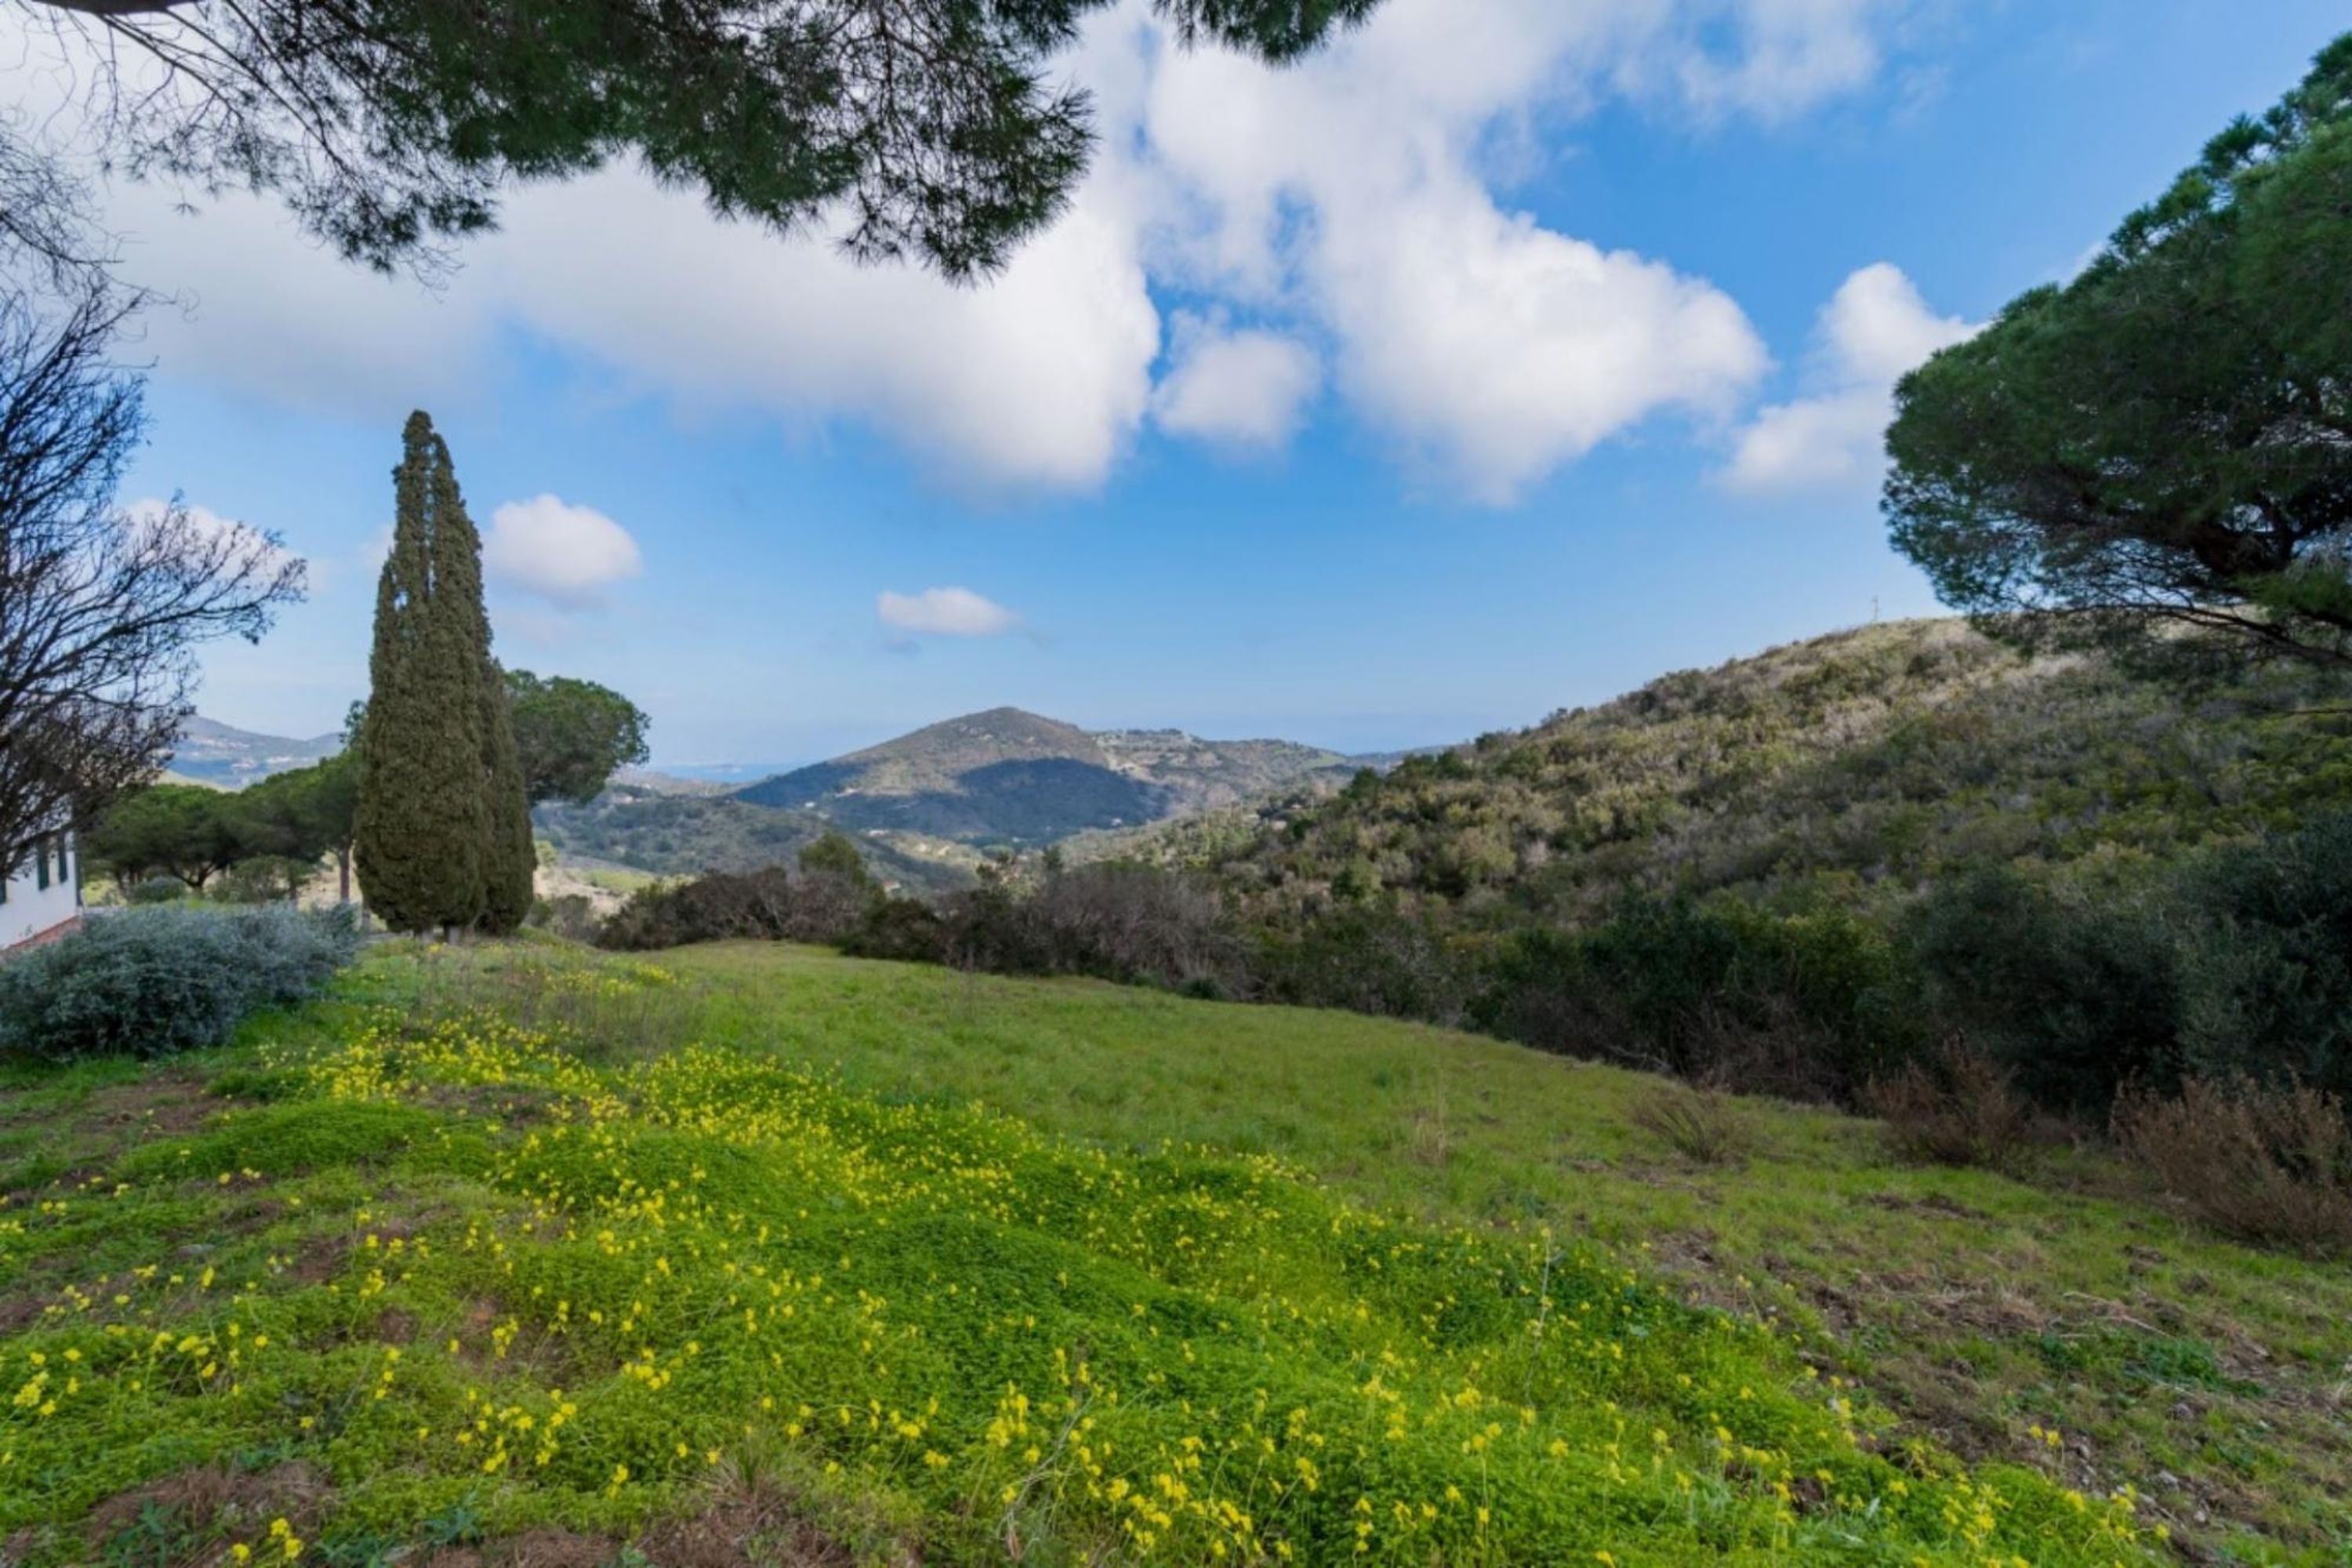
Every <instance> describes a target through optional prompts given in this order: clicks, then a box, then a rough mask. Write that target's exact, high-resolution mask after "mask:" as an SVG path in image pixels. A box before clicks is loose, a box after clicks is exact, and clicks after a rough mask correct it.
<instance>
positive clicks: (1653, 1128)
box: [1633, 1084, 1758, 1165]
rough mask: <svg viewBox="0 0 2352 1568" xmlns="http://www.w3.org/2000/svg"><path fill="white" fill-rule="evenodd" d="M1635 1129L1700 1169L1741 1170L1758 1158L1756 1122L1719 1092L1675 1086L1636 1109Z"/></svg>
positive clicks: (1634, 1112) (1644, 1100)
mask: <svg viewBox="0 0 2352 1568" xmlns="http://www.w3.org/2000/svg"><path fill="white" fill-rule="evenodd" d="M1633 1125H1634V1126H1636V1127H1639V1128H1640V1129H1641V1130H1642V1131H1644V1132H1647V1133H1648V1134H1650V1136H1652V1137H1653V1138H1655V1139H1657V1140H1658V1141H1659V1142H1662V1143H1664V1144H1665V1145H1666V1146H1667V1147H1668V1148H1670V1149H1672V1150H1673V1151H1674V1152H1675V1153H1677V1154H1680V1155H1681V1156H1682V1157H1683V1158H1684V1159H1685V1160H1688V1161H1690V1162H1692V1163H1694V1164H1699V1165H1737V1164H1738V1163H1741V1162H1742V1161H1744V1160H1746V1159H1747V1158H1748V1156H1749V1155H1750V1154H1753V1153H1754V1152H1756V1145H1757V1142H1758V1134H1757V1130H1756V1122H1755V1121H1754V1119H1753V1118H1752V1117H1750V1116H1749V1115H1748V1112H1747V1110H1745V1109H1743V1108H1742V1107H1741V1105H1740V1103H1739V1102H1738V1100H1734V1099H1733V1098H1732V1097H1731V1096H1729V1095H1727V1094H1726V1093H1724V1092H1723V1091H1722V1090H1721V1089H1694V1088H1691V1087H1690V1086H1688V1085H1685V1084H1675V1085H1673V1086H1671V1087H1669V1088H1665V1089H1659V1090H1658V1091H1657V1092H1656V1093H1654V1094H1652V1095H1649V1096H1647V1097H1646V1098H1644V1099H1643V1100H1642V1101H1641V1102H1640V1103H1638V1104H1637V1105H1635V1106H1634V1107H1633Z"/></svg>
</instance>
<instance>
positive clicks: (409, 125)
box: [58, 0, 1376, 278]
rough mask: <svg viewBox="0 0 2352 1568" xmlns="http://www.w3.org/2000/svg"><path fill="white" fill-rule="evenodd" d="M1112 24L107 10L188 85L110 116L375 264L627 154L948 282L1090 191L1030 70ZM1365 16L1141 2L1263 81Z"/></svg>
mask: <svg viewBox="0 0 2352 1568" xmlns="http://www.w3.org/2000/svg"><path fill="white" fill-rule="evenodd" d="M58 3H59V4H64V3H65V0H58ZM1106 3H1107V0H918V3H916V4H910V5H893V6H889V7H885V8H880V9H877V8H875V7H872V6H869V5H863V4H857V3H853V0H814V3H813V4H785V3H783V0H709V3H707V4H701V5H669V4H663V3H658V0H492V3H490V4H484V5H441V4H436V3H434V0H377V3H375V4H373V5H368V6H365V7H362V8H352V9H347V8H343V7H333V6H330V7H321V6H319V5H311V4H308V3H307V0H254V3H253V4H249V5H238V6H236V7H233V8H227V9H225V10H223V11H222V13H221V14H220V15H219V16H213V17H209V18H208V21H207V25H206V26H205V27H204V28H203V29H201V30H200V31H193V32H192V31H191V30H189V29H187V28H185V27H184V26H179V25H177V22H176V19H175V18H172V17H169V16H167V15H166V8H165V7H163V6H161V5H157V6H153V7H142V6H109V7H107V8H106V9H107V10H108V12H109V18H108V19H109V24H110V26H113V27H115V28H117V29H119V30H120V31H121V32H122V33H124V34H127V35H131V37H138V36H139V35H142V34H144V33H146V32H147V31H148V30H149V29H151V28H152V29H153V30H154V31H155V32H157V33H159V34H161V35H162V36H161V37H155V38H153V39H152V40H150V41H149V44H148V47H151V48H152V49H153V50H154V51H155V52H156V53H157V54H158V55H159V56H162V57H163V58H169V59H170V60H171V61H172V64H173V70H174V72H175V73H176V74H177V75H178V76H179V77H180V78H182V79H184V80H185V81H187V82H188V83H189V84H190V85H191V90H189V91H187V92H184V93H178V92H174V93H158V94H151V95H146V96H138V95H135V94H134V93H133V92H132V90H131V86H130V84H128V83H123V84H118V86H119V89H120V94H121V96H120V98H119V99H118V100H116V101H118V102H119V103H120V104H121V105H125V106H128V107H129V108H130V109H131V110H133V111H132V112H127V113H123V114H120V115H118V116H116V117H115V118H114V119H113V120H111V121H109V122H108V123H109V126H110V129H111V130H112V131H113V132H114V133H115V135H116V137H117V139H118V140H119V141H121V142H123V143H125V145H124V146H122V147H121V149H120V150H119V151H120V154H121V156H122V157H123V159H124V160H125V161H126V162H127V163H129V164H130V165H131V167H132V168H133V169H135V170H148V169H152V170H156V171H160V172H163V173H167V174H173V175H177V176H183V177H188V178H191V179H193V180H194V181H195V182H199V183H201V182H205V181H210V182H214V183H215V184H245V185H251V186H254V187H256V188H261V189H270V190H276V191H278V192H280V193H282V194H283V195H284V197H285V199H286V200H287V202H288V203H289V205H291V206H292V207H293V209H294V211H295V212H296V213H297V215H299V216H300V217H301V218H302V220H303V221H304V222H305V223H306V224H307V225H308V226H310V228H311V229H313V230H314V231H316V232H317V233H319V234H320V235H321V236H323V237H325V238H326V239H327V240H328V241H329V242H330V243H331V244H332V245H334V246H335V247H337V248H339V249H341V251H343V252H344V253H345V254H346V255H349V256H352V257H355V258H361V259H363V260H366V261H368V262H371V263H373V264H374V265H376V266H379V267H389V266H392V265H394V264H395V263H398V262H403V261H413V260H415V258H417V257H418V256H419V254H420V253H425V254H429V253H430V251H431V249H432V247H434V246H436V244H437V243H439V242H442V241H444V240H445V239H446V238H448V237H460V236H465V235H469V234H474V233H477V232H479V231H480V230H483V229H486V228H488V227H490V226H492V225H494V224H495V222H496V220H497V214H498V201H499V195H500V194H501V193H502V191H503V190H504V189H506V188H507V187H508V186H509V185H510V184H512V183H515V182H519V181H525V180H543V179H561V178H565V177H569V176H573V175H578V174H586V173H588V172H590V171H593V170H594V169H598V168H601V167H603V166H604V165H605V164H606V163H609V162H612V161H614V160H616V159H631V158H634V159H638V160H642V161H643V163H645V164H646V167H647V168H649V169H650V170H651V171H652V172H653V173H654V174H656V176H657V177H658V178H660V179H661V180H662V181H663V182H664V183H665V184H673V185H679V186H684V187H687V188H689V189H692V190H694V191H697V192H698V193H699V194H700V195H701V196H702V197H703V199H704V200H705V201H706V202H707V203H708V204H709V205H710V206H711V208H712V209H713V210H715V211H717V212H719V213H722V214H726V215H728V216H741V217H747V218H751V219H754V220H756V221H759V222H761V223H763V224H766V225H767V226H771V227H772V228H774V229H776V230H778V231H779V232H783V233H791V232H796V231H798V230H800V229H802V228H804V227H805V226H807V225H809V224H810V223H811V222H813V221H816V220H818V219H820V218H834V217H838V218H841V219H844V220H845V221H846V223H847V232H846V233H845V235H844V237H843V241H844V244H845V246H846V247H847V248H848V249H849V251H850V252H851V254H853V255H854V256H856V257H858V258H861V259H873V258H897V257H902V256H903V257H916V258H921V259H922V260H924V261H926V262H928V263H929V264H931V265H933V266H935V267H937V268H940V270H941V271H943V272H945V273H947V274H948V275H950V277H956V278H962V277H966V276H970V275H971V274H974V273H978V272H984V271H987V270H990V269H992V268H996V267H998V266H1001V265H1002V264H1003V262H1004V261H1005V260H1006V259H1007V258H1009V257H1010V255H1011V253H1012V250H1013V247H1014V245H1015V244H1016V243H1017V242H1018V241H1020V240H1021V239H1022V238H1023V237H1025V236H1027V235H1029V234H1031V233H1034V231H1035V230H1036V229H1038V228H1039V227H1040V226H1043V225H1044V224H1045V222H1046V220H1048V219H1049V218H1051V217H1053V216H1055V214H1056V213H1058V212H1059V211H1060V210H1061V208H1062V205H1063V204H1064V202H1065V201H1066V199H1067V196H1068V194H1069V192H1070V190H1071V189H1072V188H1073V186H1074V185H1075V184H1076V181H1077V179H1078V176H1079V174H1081V173H1082V172H1083V171H1084V169H1085V167H1086V163H1087V152H1088V149H1089V147H1090V145H1091V142H1092V132H1091V130H1090V127H1089V114H1088V105H1087V95H1086V93H1085V91H1084V89H1081V88H1078V87H1076V86H1075V85H1071V84H1069V83H1067V82H1066V80H1065V79H1062V77H1061V74H1060V73H1059V72H1058V71H1057V70H1054V69H1051V68H1049V62H1050V60H1051V58H1052V57H1054V56H1055V54H1056V53H1057V52H1058V51H1060V50H1062V49H1064V48H1065V47H1067V46H1068V45H1069V44H1070V43H1071V42H1072V41H1073V40H1074V39H1075V37H1076V34H1077V29H1078V26H1079V25H1080V24H1081V23H1082V22H1083V21H1084V20H1085V19H1086V18H1087V16H1089V15H1091V14H1092V13H1094V12H1096V11H1097V10H1099V9H1101V8H1102V7H1103V5H1105V4H1106ZM1375 3H1376V0H1308V3H1307V4H1300V3H1298V0H1159V3H1158V4H1157V5H1154V7H1153V9H1154V10H1156V11H1157V12H1159V13H1160V15H1161V16H1165V17H1167V18H1169V19H1170V20H1171V22H1172V23H1173V24H1174V25H1175V26H1176V28H1177V30H1178V32H1179V33H1180V34H1181V36H1182V37H1186V38H1188V39H1192V38H1197V39H1201V40H1204V41H1210V42H1215V43H1220V44H1224V45H1227V46H1230V47H1235V48H1240V49H1244V50H1247V51H1249V52H1251V53H1253V54H1255V55H1258V56H1260V57H1262V58H1268V59H1276V60H1280V59H1287V58H1292V57H1294V56H1296V55H1297V54H1299V53H1301V52H1303V51H1305V50H1306V49H1307V48H1310V47H1313V46H1314V45H1315V44H1316V43H1317V42H1318V40H1319V39H1321V38H1322V37H1325V36H1326V35H1328V33H1329V32H1330V31H1331V30H1332V29H1333V28H1334V27H1336V26H1340V25H1342V24H1345V23H1348V22H1352V21H1354V20H1357V19H1358V18H1360V17H1361V16H1365V15H1366V14H1368V13H1369V12H1370V9H1371V8H1372V5H1374V4H1375ZM124 52H126V53H135V52H136V51H135V49H126V50H125V51H124Z"/></svg>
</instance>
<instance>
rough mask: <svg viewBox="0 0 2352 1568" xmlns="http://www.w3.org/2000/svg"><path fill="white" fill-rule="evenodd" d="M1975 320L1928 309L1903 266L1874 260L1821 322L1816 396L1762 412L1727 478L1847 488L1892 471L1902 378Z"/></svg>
mask: <svg viewBox="0 0 2352 1568" xmlns="http://www.w3.org/2000/svg"><path fill="white" fill-rule="evenodd" d="M1977 330H1978V329H1977V327H1976V326H1974V325H1971V324H1970V323H1969V322H1967V321H1961V320H1959V319H1958V318H1957V317H1950V316H1938V315H1937V314H1936V313H1935V312H1934V311H1933V310H1929V309H1928V308H1927V301H1926V300H1923V299H1921V298H1920V297H1919V290H1918V289H1916V287H1914V286H1913V284H1912V282H1911V279H1909V278H1907V277H1906V276H1905V275H1904V273H1903V271H1902V269H1901V268H1897V267H1895V266H1893V265H1892V264H1890V263H1887V262H1884V261H1881V262H1876V263H1874V264H1873V265H1871V266H1868V267H1865V268H1862V269H1861V270H1860V271H1858V272H1856V273H1854V274H1853V276H1852V277H1850V278H1848V279H1846V280H1845V281H1844V282H1843V283H1842V284H1840V285H1839V286H1838V291H1837V292H1836V294H1834V295H1833V296H1832V297H1831V299H1830V302H1829V303H1828V304H1826V305H1824V306H1822V312H1821V317H1820V320H1819V321H1818V322H1817V324H1816V326H1815V328H1814V337H1815V343H1814V348H1813V352H1812V362H1813V363H1812V369H1811V379H1812V381H1813V383H1814V384H1815V385H1816V386H1817V387H1818V389H1819V390H1817V391H1816V392H1815V393H1814V394H1813V395H1811V396H1807V397H1801V398H1798V399H1796V400H1794V401H1792V402H1789V403H1779V404H1773V405H1769V406H1767V407H1764V408H1761V409H1759V410H1758V411H1757V413H1756V416H1755V417H1754V418H1752V419H1751V420H1750V421H1749V422H1748V425H1747V426H1745V427H1744V428H1742V429H1741V430H1740V432H1739V435H1738V445H1737V446H1736V447H1734V449H1733V452H1732V457H1731V461H1730V463H1729V465H1728V466H1727V468H1725V469H1724V470H1723V472H1722V474H1721V476H1720V478H1721V479H1722V480H1723V482H1724V483H1725V484H1727V485H1728V486H1730V487H1731V488H1732V489H1739V490H1747V491H1751V492H1769V491H1794V490H1819V489H1850V488H1856V487H1861V486H1866V485H1869V484H1874V483H1875V482H1876V481H1877V479H1878V477H1879V475H1880V474H1881V473H1883V472H1884V471H1885V446H1884V441H1885V435H1886V426H1887V425H1888V423H1889V422H1890V421H1891V420H1892V419H1893V418H1894V416H1895V383H1896V382H1897V381H1900V380H1901V379H1902V378H1903V376H1904V374H1905V373H1906V372H1908V371H1910V370H1911V369H1913V368H1914V367H1916V366H1917V365H1919V364H1921V363H1924V362H1926V360H1927V358H1928V356H1930V355H1931V354H1933V353H1935V352H1936V351H1937V350H1938V349H1941V348H1946V347H1948V346H1949V345H1951V344H1953V343H1957V342H1962V341H1963V340H1965V339H1967V338H1969V337H1970V336H1971V335H1973V334H1974V333H1975V332H1976V331H1977Z"/></svg>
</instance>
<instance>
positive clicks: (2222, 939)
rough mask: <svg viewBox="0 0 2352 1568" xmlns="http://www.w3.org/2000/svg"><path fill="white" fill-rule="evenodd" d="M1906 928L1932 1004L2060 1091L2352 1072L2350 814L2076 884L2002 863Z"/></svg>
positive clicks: (1944, 896) (2073, 1104)
mask: <svg viewBox="0 0 2352 1568" xmlns="http://www.w3.org/2000/svg"><path fill="white" fill-rule="evenodd" d="M1902 934H1903V937H1904V939H1905V941H1906V944H1907V946H1908V947H1909V949H1910V957H1911V963H1912V964H1913V965H1914V967H1915V968H1916V972H1917V973H1918V976H1919V979H1920V984H1921V989H1922V1005H1923V1007H1924V1009H1925V1010H1926V1012H1927V1014H1928V1015H1930V1016H1933V1017H1935V1018H1937V1019H1938V1020H1940V1021H1941V1022H1943V1023H1944V1024H1946V1025H1948V1026H1951V1027H1955V1028H1958V1029H1959V1030H1961V1031H1963V1032H1965V1033H1966V1035H1967V1036H1968V1037H1969V1040H1970V1041H1971V1042H1972V1043H1973V1044H1974V1045H1976V1046H1977V1047H1979V1048H1981V1049H1984V1050H1986V1051H1989V1052H1990V1053H1991V1054H1992V1055H1993V1056H1995V1057H1996V1058H1999V1059H2000V1060H2001V1061H2003V1062H2004V1063H2006V1064H2008V1066H2009V1067H2010V1068H2011V1070H2013V1071H2014V1072H2015V1073H2016V1075H2017V1077H2018V1079H2019V1082H2020V1083H2021V1085H2022V1086H2023V1087H2024V1088H2025V1089H2027V1090H2028V1091H2029V1092H2030V1093H2032V1096H2033V1097H2034V1098H2035V1099H2036V1100H2041V1101H2042V1102H2043V1103H2044V1104H2048V1105H2052V1106H2053V1107H2057V1108H2061V1109H2067V1110H2077V1111H2087V1112H2092V1113H2101V1112H2104V1110H2105V1108H2106V1106H2107V1105H2108V1104H2109V1102H2110V1101H2111V1100H2113V1099H2114V1098H2115V1095H2116V1091H2117V1089H2119V1088H2120V1087H2121V1086H2123V1085H2124V1084H2126V1083H2131V1082H2139V1083H2143V1084H2147V1085H2149V1086H2152V1087H2157V1088H2170V1087H2173V1086H2175V1085H2177V1084H2179V1082H2181V1081H2182V1080H2183V1079H2186V1078H2189V1077H2191V1076H2196V1075H2205V1076H2224V1077H2225V1076H2234V1075H2245V1076H2248V1077H2251V1078H2252V1079H2257V1080H2260V1081H2263V1082H2269V1083H2283V1082H2286V1081H2289V1080H2294V1081H2300V1082H2304V1083H2307V1084H2310V1085H2312V1086H2314V1087H2315V1088H2319V1089H2327V1090H2330V1091H2333V1092H2336V1093H2337V1094H2342V1093H2345V1092H2346V1091H2347V1090H2352V815H2336V816H2325V817H2321V818H2319V819H2317V820H2315V821H2314V822H2312V823H2311V824H2309V825H2308V826H2304V827H2302V828H2300V829H2298V830H2296V831H2293V832H2288V833H2280V834H2272V835H2266V836H2263V837H2256V838H2253V839H2251V840H2248V841H2246V842H2244V843H2241V844H2233V845H2229V846H2224V847H2217V848H2215V849H2211V850H2209V851H2207V852H2205V853H2204V854H2202V855H2200V856H2196V857H2193V858H2190V859H2189V860H2187V861H2186V862H2184V863H2183V864H2182V865H2181V866H2180V867H2179V868H2177V869H2175V870H2174V871H2172V872H2171V873H2170V874H2168V875H2166V876H2163V877H2159V878H2156V879H2152V880H2149V881H2147V883H2146V884H2145V885H2143V886H2139V887H2137V888H2128V889H2120V890H2117V889H2108V890H2104V891H2100V892H2095V893H2079V892H2078V893H2075V894H2073V895H2072V896H2068V895H2065V894H2063V893H2062V892H2060V891H2056V890H2053V889H2047V888H2043V887H2040V886H2037V885H2035V884H2032V883H2030V882H2028V881H2027V880H2025V879H2023V878H2022V877H2021V876H2019V875H2018V874H2016V873H2014V872H2011V871H2007V870H1986V871H1979V872H1978V873H1976V874H1974V875H1972V876H1969V877H1967V878H1964V879H1961V880H1959V881H1958V882H1955V883H1952V884H1949V885H1948V886H1946V887H1944V888H1941V889H1937V890H1935V891H1933V892H1930V893H1929V894H1927V896H1926V897H1925V898H1924V899H1922V900H1920V902H1919V903H1918V904H1917V905H1916V906H1915V907H1914V908H1913V910H1911V911H1910V912H1909V914H1908V916H1907V917H1906V920H1905V921H1904V922H1903V932H1902Z"/></svg>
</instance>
